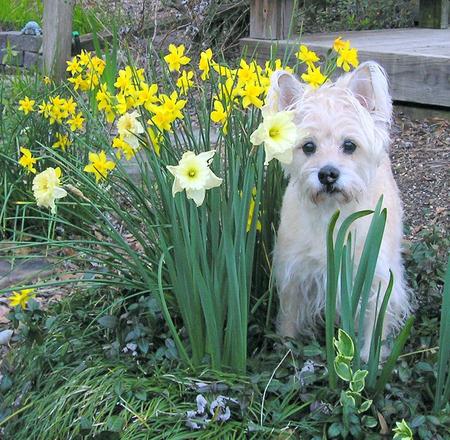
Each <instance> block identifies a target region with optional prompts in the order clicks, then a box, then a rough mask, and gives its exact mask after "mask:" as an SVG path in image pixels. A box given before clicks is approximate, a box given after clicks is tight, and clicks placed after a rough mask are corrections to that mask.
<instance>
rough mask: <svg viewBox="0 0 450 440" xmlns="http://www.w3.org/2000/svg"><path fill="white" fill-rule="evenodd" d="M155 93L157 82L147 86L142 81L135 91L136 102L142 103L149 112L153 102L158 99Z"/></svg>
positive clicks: (156, 91)
mask: <svg viewBox="0 0 450 440" xmlns="http://www.w3.org/2000/svg"><path fill="white" fill-rule="evenodd" d="M157 93H158V85H157V84H151V85H150V86H149V85H148V84H146V83H142V84H141V87H140V89H139V90H138V91H137V104H138V105H143V106H144V107H145V109H146V110H148V111H149V112H151V111H153V110H152V109H153V107H154V104H156V103H157V102H158V101H159V99H158V97H157V96H156V94H157Z"/></svg>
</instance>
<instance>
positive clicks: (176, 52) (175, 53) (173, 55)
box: [164, 44, 191, 72]
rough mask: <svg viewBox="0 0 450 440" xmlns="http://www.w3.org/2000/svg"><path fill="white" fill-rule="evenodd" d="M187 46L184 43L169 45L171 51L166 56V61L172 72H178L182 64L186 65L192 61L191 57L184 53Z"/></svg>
mask: <svg viewBox="0 0 450 440" xmlns="http://www.w3.org/2000/svg"><path fill="white" fill-rule="evenodd" d="M184 51H185V47H184V45H183V44H181V45H180V46H178V47H177V46H175V45H174V44H170V45H169V53H168V55H166V56H165V57H164V61H165V62H166V63H167V65H168V66H169V70H170V71H171V72H173V71H175V72H178V71H179V70H180V68H181V66H184V65H186V64H188V63H189V61H191V59H190V58H188V57H187V56H185V55H184Z"/></svg>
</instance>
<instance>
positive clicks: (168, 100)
mask: <svg viewBox="0 0 450 440" xmlns="http://www.w3.org/2000/svg"><path fill="white" fill-rule="evenodd" d="M159 99H160V100H161V106H162V107H163V108H164V110H166V111H167V112H169V113H170V114H171V116H172V118H173V120H175V119H183V117H184V116H183V113H181V110H183V108H184V107H185V105H186V103H187V101H186V100H185V99H178V93H177V92H176V91H175V92H172V93H171V95H170V96H167V95H165V94H161V95H160V97H159Z"/></svg>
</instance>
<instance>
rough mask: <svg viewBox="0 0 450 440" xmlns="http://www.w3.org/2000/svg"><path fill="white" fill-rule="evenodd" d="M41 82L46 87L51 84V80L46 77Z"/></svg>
mask: <svg viewBox="0 0 450 440" xmlns="http://www.w3.org/2000/svg"><path fill="white" fill-rule="evenodd" d="M42 81H44V84H45V85H47V86H48V85H50V84H51V83H52V80H51V79H50V78H49V77H48V76H44V77H43V78H42Z"/></svg>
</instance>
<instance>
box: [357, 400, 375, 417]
mask: <svg viewBox="0 0 450 440" xmlns="http://www.w3.org/2000/svg"><path fill="white" fill-rule="evenodd" d="M371 406H372V400H366V401H364V402H363V403H361V406H360V407H359V410H358V412H359V413H360V414H362V413H364V412H366V411H367V410H368V409H369V408H370V407H371Z"/></svg>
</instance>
